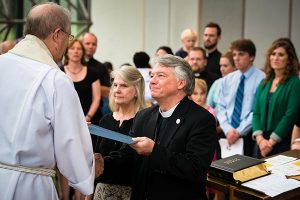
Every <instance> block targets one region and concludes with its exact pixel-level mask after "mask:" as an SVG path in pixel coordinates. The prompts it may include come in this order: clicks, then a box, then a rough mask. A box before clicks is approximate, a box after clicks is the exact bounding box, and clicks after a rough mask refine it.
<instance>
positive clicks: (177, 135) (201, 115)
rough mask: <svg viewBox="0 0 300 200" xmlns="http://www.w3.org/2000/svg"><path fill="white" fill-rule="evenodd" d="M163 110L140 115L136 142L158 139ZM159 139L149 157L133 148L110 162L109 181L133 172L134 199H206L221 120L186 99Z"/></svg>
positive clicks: (107, 160)
mask: <svg viewBox="0 0 300 200" xmlns="http://www.w3.org/2000/svg"><path fill="white" fill-rule="evenodd" d="M158 109H159V107H158V106H154V107H151V108H147V109H145V110H142V111H140V112H139V113H138V114H137V116H136V117H135V121H134V124H133V128H132V134H133V136H134V137H139V136H146V137H149V138H152V139H153V138H154V133H155V128H156V124H157V119H158V116H159V110H158ZM159 134H163V135H161V137H162V139H161V142H160V143H159V144H158V143H157V142H156V143H155V145H154V149H153V152H152V154H151V155H150V156H141V155H138V154H136V153H135V151H132V149H130V148H124V149H123V150H121V151H120V152H114V153H112V154H111V155H110V156H108V157H105V170H104V176H103V177H105V176H107V177H110V178H112V177H113V179H115V180H117V179H119V178H118V177H122V176H123V177H122V178H124V173H126V174H128V173H132V186H133V190H132V195H131V199H133V200H144V199H155V200H159V199H172V200H176V199H178V200H179V199H189V200H193V199H199V200H200V199H206V194H205V183H206V176H207V171H208V167H209V165H210V163H211V161H212V158H213V154H214V151H215V145H216V141H217V139H216V120H215V118H214V117H213V116H212V115H211V114H210V113H209V112H208V111H206V110H205V109H204V108H202V107H200V106H198V105H197V104H195V103H194V102H192V101H191V100H189V99H188V98H187V97H186V98H184V99H183V100H182V101H181V102H180V103H179V104H178V106H177V107H176V109H175V111H174V112H173V114H172V116H171V117H170V119H169V122H168V125H167V127H166V128H165V130H163V131H162V132H160V133H159Z"/></svg>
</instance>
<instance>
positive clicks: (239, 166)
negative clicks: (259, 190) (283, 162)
mask: <svg viewBox="0 0 300 200" xmlns="http://www.w3.org/2000/svg"><path fill="white" fill-rule="evenodd" d="M264 162H265V161H264V160H260V159H256V158H252V157H249V156H244V155H240V154H236V155H233V156H229V157H227V158H223V159H220V160H216V161H213V162H212V164H211V165H210V168H209V176H211V177H214V178H219V179H222V180H227V181H230V182H232V183H236V184H239V185H240V184H242V183H244V182H246V181H249V180H253V179H255V178H258V177H262V176H265V175H268V174H270V172H268V171H267V168H266V166H265V165H264Z"/></svg>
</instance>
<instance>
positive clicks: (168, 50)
mask: <svg viewBox="0 0 300 200" xmlns="http://www.w3.org/2000/svg"><path fill="white" fill-rule="evenodd" d="M166 54H170V55H173V51H172V49H171V48H170V47H168V46H161V47H158V49H157V50H156V52H155V56H164V55H166Z"/></svg>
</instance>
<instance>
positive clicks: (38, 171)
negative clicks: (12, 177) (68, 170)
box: [0, 163, 56, 177]
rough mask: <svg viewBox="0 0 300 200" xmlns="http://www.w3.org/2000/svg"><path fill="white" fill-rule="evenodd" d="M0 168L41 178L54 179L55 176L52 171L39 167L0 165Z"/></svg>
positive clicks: (54, 172)
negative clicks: (49, 177) (40, 176)
mask: <svg viewBox="0 0 300 200" xmlns="http://www.w3.org/2000/svg"><path fill="white" fill-rule="evenodd" d="M0 168H3V169H8V170H13V171H18V172H25V173H30V174H36V175H42V176H51V177H55V175H56V171H55V170H54V169H48V168H41V167H25V166H21V165H8V164H4V163H0Z"/></svg>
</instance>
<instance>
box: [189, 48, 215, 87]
mask: <svg viewBox="0 0 300 200" xmlns="http://www.w3.org/2000/svg"><path fill="white" fill-rule="evenodd" d="M205 55H206V52H205V50H204V49H203V48H201V47H194V48H192V49H191V50H190V52H189V54H188V62H189V64H190V65H191V67H192V70H193V73H194V77H195V78H201V79H203V80H205V82H206V85H207V91H209V89H210V87H211V85H212V84H213V83H214V81H215V80H217V79H218V78H220V76H219V75H217V74H215V73H212V72H210V71H208V70H207V59H206V56H205Z"/></svg>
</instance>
